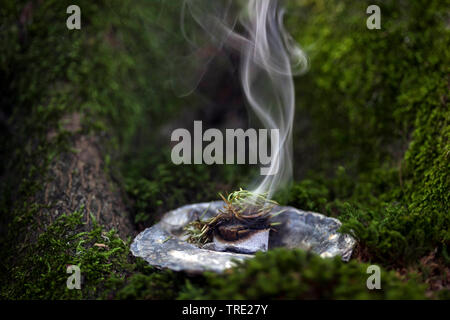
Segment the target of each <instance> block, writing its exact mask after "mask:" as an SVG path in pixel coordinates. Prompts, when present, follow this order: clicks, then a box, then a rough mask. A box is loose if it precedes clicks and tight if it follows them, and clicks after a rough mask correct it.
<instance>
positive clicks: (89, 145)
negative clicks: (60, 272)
mask: <svg viewBox="0 0 450 320" xmlns="http://www.w3.org/2000/svg"><path fill="white" fill-rule="evenodd" d="M80 118H81V116H80V115H79V114H77V113H75V114H71V115H70V116H67V117H65V119H63V120H65V122H67V124H66V125H65V129H67V130H69V131H71V132H72V133H73V137H71V144H72V148H73V149H75V152H66V153H63V154H60V155H58V156H57V157H56V159H55V160H53V162H52V163H51V164H50V166H49V169H48V170H49V171H48V175H49V178H50V179H49V181H48V182H47V183H45V186H44V188H43V190H42V192H41V193H40V194H39V195H38V198H39V200H40V202H41V203H42V202H43V203H45V204H50V205H49V207H48V208H43V209H41V210H40V212H39V214H38V216H39V217H37V221H38V224H39V226H40V228H43V229H45V227H46V226H47V225H48V224H50V223H52V222H53V221H55V219H56V218H57V217H58V216H60V215H61V214H67V213H71V212H74V211H77V210H81V211H82V212H83V215H84V221H85V223H86V224H85V227H84V228H85V229H86V230H89V229H91V228H92V224H93V221H92V218H91V214H92V216H93V217H94V218H95V220H96V221H97V222H98V223H100V224H101V225H102V226H103V227H105V229H107V230H110V229H112V228H114V229H116V230H117V231H118V234H119V236H120V237H121V238H122V239H126V238H127V237H128V236H133V235H134V233H135V231H134V228H133V225H132V223H131V221H130V218H129V215H128V213H127V209H126V207H125V205H124V202H123V199H122V194H121V192H120V189H119V187H118V186H117V185H115V183H114V182H113V181H112V180H111V177H110V176H109V174H108V173H107V172H106V171H105V170H104V169H105V164H104V160H103V155H102V148H101V145H102V144H101V143H102V138H100V137H97V136H95V135H86V134H82V133H80V132H81V131H80V129H81V125H80ZM53 135H54V133H52V132H50V133H49V135H48V136H49V139H51V138H52V136H53Z"/></svg>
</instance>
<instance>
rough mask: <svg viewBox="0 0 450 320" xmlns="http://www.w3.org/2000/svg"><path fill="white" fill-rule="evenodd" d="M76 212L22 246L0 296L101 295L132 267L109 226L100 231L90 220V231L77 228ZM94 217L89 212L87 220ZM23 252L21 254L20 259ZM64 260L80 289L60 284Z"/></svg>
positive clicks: (123, 245) (63, 277)
mask: <svg viewBox="0 0 450 320" xmlns="http://www.w3.org/2000/svg"><path fill="white" fill-rule="evenodd" d="M82 218H83V215H82V213H81V212H74V213H72V214H70V215H67V216H66V215H62V216H60V217H59V218H58V219H57V220H56V221H55V222H54V223H53V224H51V225H50V226H49V227H48V228H47V230H46V231H45V232H43V233H41V234H40V235H39V237H38V239H37V241H36V242H35V243H33V244H32V245H29V246H27V247H21V248H20V247H19V248H17V249H18V250H23V251H24V252H22V255H20V256H19V257H18V259H19V261H16V265H15V266H14V268H13V270H12V271H11V273H10V277H11V278H9V279H8V280H6V281H5V282H3V283H4V285H3V286H2V290H1V296H2V297H3V298H5V297H7V298H8V299H74V298H77V299H80V298H95V297H99V296H102V295H105V294H106V292H107V291H108V289H112V287H114V285H115V284H116V283H117V281H116V280H118V279H121V281H122V282H123V280H124V276H125V273H126V271H127V270H131V269H132V264H131V263H130V262H128V254H129V251H128V246H129V244H128V243H125V242H124V241H122V240H121V239H120V238H119V237H118V236H117V235H116V232H115V231H114V230H110V231H108V232H105V231H103V230H102V228H101V226H99V225H98V224H97V223H94V227H93V228H92V231H89V232H79V230H80V229H81V227H82V225H83V221H82ZM93 218H94V217H91V219H93ZM22 257H23V258H22ZM68 265H77V266H78V267H80V270H81V276H82V282H81V290H70V289H68V288H67V286H66V281H67V278H68V277H69V276H70V274H67V273H66V268H67V266H68Z"/></svg>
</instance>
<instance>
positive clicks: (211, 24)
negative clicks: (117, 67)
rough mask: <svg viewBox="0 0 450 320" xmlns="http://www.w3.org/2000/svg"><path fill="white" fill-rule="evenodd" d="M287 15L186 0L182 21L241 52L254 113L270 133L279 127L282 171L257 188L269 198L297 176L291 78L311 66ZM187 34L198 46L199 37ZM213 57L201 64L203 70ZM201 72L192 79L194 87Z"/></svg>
mask: <svg viewBox="0 0 450 320" xmlns="http://www.w3.org/2000/svg"><path fill="white" fill-rule="evenodd" d="M283 15H284V10H283V9H282V7H281V6H280V5H279V3H278V1H277V0H184V2H183V9H182V21H181V22H182V26H184V23H185V19H187V18H193V19H194V21H195V22H196V24H197V25H198V26H200V27H201V29H202V33H203V37H206V39H207V41H208V42H209V44H210V45H212V46H213V47H214V48H215V49H216V50H217V51H219V50H220V49H222V48H223V47H227V48H231V49H233V50H236V51H237V52H238V53H239V54H240V63H241V66H240V79H241V84H242V88H243V91H244V93H245V96H246V99H247V101H248V105H249V107H250V109H251V111H252V113H253V114H254V115H255V116H256V117H257V118H258V120H259V121H260V122H261V124H262V125H263V126H264V127H265V128H266V129H279V133H280V140H279V148H278V150H276V151H275V154H273V155H271V156H272V162H271V168H276V166H278V165H279V170H278V171H277V170H274V171H273V172H277V173H276V174H274V175H267V176H264V177H263V178H262V179H261V180H259V181H258V182H257V183H255V186H254V189H253V190H252V191H254V192H256V193H267V194H268V196H269V197H271V196H272V195H273V193H274V192H275V191H277V190H278V189H279V188H280V187H282V186H284V185H286V184H287V183H288V182H289V181H290V180H291V178H292V126H293V120H294V110H295V94H294V84H293V80H292V76H293V75H294V74H300V73H303V72H305V71H306V69H307V66H308V63H307V57H306V55H305V54H304V52H303V51H302V50H301V49H300V48H299V47H298V46H297V45H296V44H295V43H294V41H293V39H292V37H291V36H290V35H289V34H288V33H287V32H286V30H285V28H284V26H283ZM182 31H183V33H185V30H184V28H183V29H182ZM185 36H186V38H187V39H188V40H189V41H191V44H192V45H193V46H195V45H196V39H193V38H190V37H188V36H187V35H186V34H185ZM198 56H200V57H201V55H197V57H198ZM211 59H212V57H211V56H207V57H206V58H205V59H204V61H200V62H197V63H198V65H203V69H201V70H205V68H206V66H207V65H208V63H209V62H210V61H211ZM203 72H204V71H203ZM201 73H202V72H200V74H199V75H198V77H197V79H196V80H195V81H191V83H194V86H196V85H197V84H198V82H199V81H200V78H201V76H202V74H201Z"/></svg>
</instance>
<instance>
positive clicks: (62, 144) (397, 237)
mask: <svg viewBox="0 0 450 320" xmlns="http://www.w3.org/2000/svg"><path fill="white" fill-rule="evenodd" d="M70 4H72V3H71V2H70V1H65V0H58V1H56V0H55V1H53V0H49V1H45V2H41V1H23V0H20V1H7V0H5V1H2V5H1V6H0V7H1V11H0V19H1V20H0V23H1V28H0V30H1V32H0V47H1V48H2V49H1V50H2V51H1V54H0V87H1V95H0V107H1V114H0V116H1V117H0V126H1V128H0V130H1V133H2V134H1V135H0V140H1V146H2V148H1V151H0V152H1V153H0V157H1V166H0V175H1V185H0V188H1V190H0V191H1V192H0V194H1V197H0V213H1V217H0V226H1V228H0V236H1V241H0V243H1V244H0V245H1V251H0V261H1V269H0V274H1V276H0V277H1V278H0V281H1V284H2V285H1V288H0V297H1V298H2V299H32V298H33V299H174V298H181V299H184V298H189V299H200V298H213V299H215V298H251V299H258V298H274V299H283V298H301V299H314V298H329V299H344V298H350V299H358V298H362V299H366V298H367V299H392V298H394V299H395V298H408V299H414V298H424V297H427V298H433V299H437V298H444V299H448V298H449V297H450V293H449V292H450V291H449V286H450V284H449V277H450V274H449V267H450V257H449V255H450V241H449V240H450V214H449V212H450V210H449V203H450V199H449V197H450V188H449V183H450V179H449V173H450V161H449V160H450V159H449V157H450V149H449V146H450V144H449V135H450V126H449V119H450V108H449V107H448V101H447V100H448V88H449V82H448V81H449V78H448V74H449V71H450V70H449V63H448V62H449V61H450V59H449V50H448V48H449V47H450V37H449V31H448V13H447V12H448V5H449V3H448V1H441V0H428V1H425V0H417V1H393V0H389V1H355V2H352V3H350V2H342V1H312V0H295V1H289V2H288V10H287V15H286V25H287V28H288V30H289V31H290V32H291V33H292V34H293V35H294V37H295V39H296V40H297V41H298V42H299V43H300V44H301V45H302V46H303V47H304V49H305V50H306V52H307V53H308V55H309V57H310V62H311V68H310V70H309V72H308V73H307V74H306V75H305V76H302V77H298V78H296V80H295V81H296V83H295V85H296V98H297V101H298V106H297V112H296V120H295V132H294V135H295V136H294V141H295V143H294V147H295V157H294V159H295V181H294V184H293V186H292V187H291V188H289V190H286V191H284V192H282V193H280V194H278V195H277V200H278V201H279V202H281V203H283V204H289V205H293V206H296V207H298V208H301V209H305V210H314V211H317V212H321V213H324V214H326V215H330V216H334V217H337V218H339V219H340V220H341V221H342V222H343V227H342V231H343V232H348V233H350V234H352V235H353V236H354V237H355V238H356V239H357V240H358V246H357V248H356V251H355V254H354V256H353V258H352V260H351V261H350V262H349V263H344V262H342V261H340V260H339V259H321V258H318V257H317V256H314V255H312V254H309V253H305V252H302V251H288V250H281V249H280V250H274V251H270V252H268V253H265V254H258V255H257V257H256V258H255V259H253V260H251V261H248V262H246V263H244V264H240V265H239V266H238V267H236V268H234V269H232V270H230V271H229V272H227V273H226V274H224V275H220V276H219V275H215V274H209V273H206V274H204V275H201V276H196V277H188V276H187V275H183V274H179V273H173V272H170V271H158V270H155V269H153V268H151V267H150V266H148V265H147V264H146V263H145V262H143V261H142V260H140V259H138V260H136V259H134V258H133V257H131V255H130V253H129V243H130V241H131V237H130V238H129V239H124V240H121V239H120V238H119V237H118V236H117V234H116V232H115V231H114V230H107V229H106V228H105V227H104V226H101V225H99V224H95V226H94V228H93V229H92V230H90V231H84V229H83V223H84V222H83V219H82V215H81V212H79V211H76V212H65V213H62V214H61V216H60V218H59V219H57V220H56V221H54V222H53V223H52V224H51V225H50V226H48V227H47V228H46V229H45V231H43V232H41V233H39V234H37V235H36V236H35V239H32V240H30V239H29V234H30V233H31V234H32V233H33V232H32V231H33V230H36V229H37V226H36V224H37V223H38V222H37V221H36V219H34V217H35V213H36V212H37V210H39V208H41V207H43V206H47V207H49V208H51V206H52V204H51V203H45V202H42V201H38V200H36V199H35V198H34V195H35V194H36V193H37V192H38V191H39V190H41V188H42V186H43V185H44V184H45V183H48V181H49V179H50V178H51V177H47V176H46V172H47V171H46V169H47V167H48V166H49V164H50V163H51V161H52V160H53V159H55V158H57V157H58V155H59V154H60V153H62V152H67V151H69V152H70V151H71V150H70V144H69V138H70V135H71V133H70V132H69V131H67V130H65V129H64V126H63V125H62V124H61V118H62V117H63V116H64V115H66V114H70V113H72V112H78V113H80V114H82V115H83V130H85V131H86V134H95V135H100V136H101V135H107V136H108V139H107V141H108V143H107V144H106V148H105V150H106V152H105V155H104V157H105V159H104V160H105V161H104V162H105V164H106V165H105V168H104V169H105V171H106V172H107V173H108V174H110V175H112V176H114V177H116V178H117V179H116V180H117V181H121V182H122V183H121V185H120V187H121V188H122V189H123V190H124V191H125V192H126V201H127V204H128V207H129V208H130V215H131V217H132V219H133V221H134V223H135V227H136V229H137V230H142V228H144V227H147V226H149V225H151V224H152V223H154V222H155V221H157V220H158V218H159V216H160V214H161V213H163V212H164V211H166V210H168V209H172V208H175V207H177V206H179V205H183V204H186V203H193V202H198V201H207V200H212V199H216V198H217V192H219V191H221V192H226V191H233V190H234V189H236V188H238V187H241V186H245V184H246V183H247V182H248V181H249V180H250V177H251V176H252V173H253V171H252V170H251V169H248V168H243V167H232V166H211V167H209V166H175V165H173V164H172V163H171V161H170V149H169V147H170V145H169V140H168V139H169V138H168V137H165V136H164V135H163V134H159V133H158V132H164V128H165V127H164V126H165V125H166V124H168V123H170V122H171V121H176V119H178V118H179V117H180V115H183V114H185V112H186V110H189V112H191V111H192V112H194V111H193V110H196V111H198V110H203V109H202V108H204V106H205V103H204V100H202V97H199V96H197V95H192V96H190V97H185V98H179V97H177V96H176V95H174V93H173V91H172V90H171V83H170V81H168V79H170V72H169V69H170V68H169V67H168V66H170V65H172V64H173V63H172V62H173V61H172V57H173V56H176V55H177V54H183V53H185V52H184V50H185V48H184V45H183V43H184V40H183V38H182V37H181V34H180V32H179V19H178V15H179V11H178V10H179V7H178V5H179V3H177V1H151V2H149V1H140V0H138V1H135V2H134V3H133V5H127V3H126V2H123V1H96V2H95V3H94V2H92V1H78V5H79V6H80V8H81V9H82V29H81V30H79V31H69V30H67V28H66V26H65V21H66V19H67V14H66V8H67V7H68V6H69V5H70ZM369 4H379V5H380V7H381V10H382V29H381V30H372V31H369V30H368V29H367V28H366V24H365V21H366V18H367V15H366V13H365V10H366V8H367V6H368V5H369ZM169 53H170V54H169ZM200 112H201V111H200ZM50 128H51V129H52V130H54V131H55V132H56V134H55V137H56V138H54V139H51V140H49V139H48V131H49V129H50ZM30 230H31V231H30ZM69 264H76V265H79V266H80V268H81V270H82V289H81V290H68V289H67V287H66V280H67V276H68V274H67V273H66V266H67V265H69ZM369 264H377V265H379V266H381V268H382V290H380V291H378V290H367V288H366V279H367V277H368V274H367V273H366V268H367V266H368V265H369Z"/></svg>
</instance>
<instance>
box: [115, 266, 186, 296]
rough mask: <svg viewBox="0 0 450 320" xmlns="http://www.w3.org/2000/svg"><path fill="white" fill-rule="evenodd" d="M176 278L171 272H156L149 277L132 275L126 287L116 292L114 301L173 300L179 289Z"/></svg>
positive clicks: (139, 274)
mask: <svg viewBox="0 0 450 320" xmlns="http://www.w3.org/2000/svg"><path fill="white" fill-rule="evenodd" d="M177 278H179V276H178V277H177V276H176V275H175V274H174V273H173V272H170V271H166V272H156V273H153V274H151V275H145V274H141V273H138V274H134V275H133V276H131V278H130V279H129V280H128V282H127V285H126V286H125V287H124V288H122V289H121V290H120V291H118V293H117V295H116V296H115V298H116V299H126V300H135V299H145V300H149V299H166V300H168V299H175V298H176V297H177V294H178V291H179V288H178V285H177V282H178V283H179V282H180V280H177Z"/></svg>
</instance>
